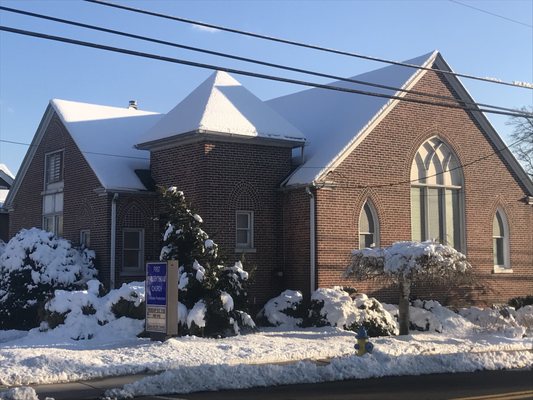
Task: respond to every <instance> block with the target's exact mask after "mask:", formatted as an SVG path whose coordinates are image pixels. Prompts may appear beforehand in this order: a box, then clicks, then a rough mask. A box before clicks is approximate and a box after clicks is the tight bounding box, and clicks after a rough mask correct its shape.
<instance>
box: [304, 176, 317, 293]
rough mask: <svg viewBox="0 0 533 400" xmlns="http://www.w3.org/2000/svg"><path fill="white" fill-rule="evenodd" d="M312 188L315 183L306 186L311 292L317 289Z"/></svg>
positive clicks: (314, 211) (313, 195) (314, 187)
mask: <svg viewBox="0 0 533 400" xmlns="http://www.w3.org/2000/svg"><path fill="white" fill-rule="evenodd" d="M311 189H316V186H315V183H314V182H313V183H312V184H311V185H309V186H307V187H306V188H305V191H306V193H307V194H308V195H309V261H310V271H309V273H310V279H309V282H310V289H311V291H310V293H309V295H311V294H312V293H313V292H314V291H315V290H316V210H315V206H316V198H315V194H314V193H313V192H312V191H311Z"/></svg>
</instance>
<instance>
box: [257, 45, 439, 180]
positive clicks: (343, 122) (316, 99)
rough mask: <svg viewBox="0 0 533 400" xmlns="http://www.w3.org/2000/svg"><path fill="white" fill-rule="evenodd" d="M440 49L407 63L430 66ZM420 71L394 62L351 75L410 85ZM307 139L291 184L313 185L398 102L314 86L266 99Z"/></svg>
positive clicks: (346, 85)
mask: <svg viewBox="0 0 533 400" xmlns="http://www.w3.org/2000/svg"><path fill="white" fill-rule="evenodd" d="M437 54H438V52H436V51H435V52H432V53H428V54H424V55H422V56H419V57H416V58H413V59H411V60H408V61H405V62H406V63H409V64H414V65H420V66H428V65H430V64H431V63H432V62H433V60H434V59H435V57H436V56H437ZM419 71H420V70H416V69H413V68H409V67H402V66H399V65H391V66H388V67H384V68H380V69H377V70H374V71H370V72H367V73H364V74H361V75H357V76H354V77H352V78H350V79H353V80H360V81H366V82H371V83H376V84H380V85H387V86H391V87H395V88H405V87H406V86H407V85H408V84H409V83H410V82H411V81H412V79H413V78H414V77H415V76H416V75H417V73H418V72H419ZM330 85H331V86H339V87H343V88H350V89H357V90H364V91H371V92H376V93H384V94H389V95H394V94H396V95H400V92H395V91H393V90H388V89H381V88H376V87H369V86H365V85H361V84H355V83H351V82H346V81H338V82H332V83H331V84H330ZM266 103H267V104H269V105H270V106H271V107H272V108H273V109H274V110H276V111H277V112H278V113H279V114H281V115H283V116H284V117H285V118H286V119H287V120H288V121H289V122H291V123H292V124H293V125H294V126H296V127H297V128H299V129H300V130H301V131H302V132H303V133H304V135H305V137H306V138H307V141H306V147H305V151H304V157H305V159H304V163H303V164H302V165H301V166H300V167H299V168H298V169H297V170H296V171H295V172H294V173H293V174H292V175H291V176H290V177H289V179H288V180H287V181H286V183H285V184H286V185H287V186H291V185H303V184H309V183H311V182H313V181H315V180H317V179H319V178H320V177H321V176H322V175H323V173H324V172H326V171H327V170H328V168H329V167H330V166H331V165H332V164H333V163H334V162H335V161H336V160H337V159H338V158H339V157H340V156H342V155H343V153H345V152H346V150H348V149H349V148H350V146H351V144H352V143H353V142H354V141H355V140H356V139H357V137H358V136H359V135H360V134H361V133H362V132H363V131H364V130H365V128H366V127H367V126H368V125H370V123H371V122H372V121H373V120H374V119H375V118H376V117H377V116H378V115H379V114H381V112H382V111H383V110H384V109H386V108H387V106H389V105H390V104H391V103H392V100H390V99H387V98H381V97H370V96H366V95H362V94H354V93H347V92H339V91H333V90H328V89H321V88H312V89H308V90H304V91H302V92H298V93H294V94H290V95H287V96H283V97H279V98H275V99H272V100H269V101H267V102H266Z"/></svg>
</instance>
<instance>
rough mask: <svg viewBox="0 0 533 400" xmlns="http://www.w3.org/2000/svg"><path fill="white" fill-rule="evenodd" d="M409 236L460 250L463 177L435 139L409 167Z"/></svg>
mask: <svg viewBox="0 0 533 400" xmlns="http://www.w3.org/2000/svg"><path fill="white" fill-rule="evenodd" d="M411 182H412V184H411V233H412V239H413V240H415V241H423V240H436V241H439V242H441V243H445V244H449V245H451V246H453V247H454V248H455V249H457V250H460V251H462V250H463V232H464V227H463V226H462V221H463V218H462V215H463V208H462V197H461V189H462V187H463V177H462V174H461V170H460V168H459V162H458V160H457V157H456V156H455V154H454V153H453V152H452V151H451V150H450V148H449V147H448V146H447V145H446V144H445V143H444V142H443V141H441V140H440V139H439V138H437V137H433V138H431V139H429V140H428V141H427V142H425V143H424V144H423V145H422V146H421V147H420V149H418V152H417V154H416V156H415V159H414V160H413V164H412V166H411Z"/></svg>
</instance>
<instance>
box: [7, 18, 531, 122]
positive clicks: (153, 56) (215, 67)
mask: <svg viewBox="0 0 533 400" xmlns="http://www.w3.org/2000/svg"><path fill="white" fill-rule="evenodd" d="M0 30H2V31H6V32H11V33H15V34H19V35H25V36H32V37H37V38H41V39H46V40H52V41H57V42H63V43H69V44H74V45H78V46H84V47H90V48H95V49H99V50H105V51H110V52H115V53H121V54H128V55H132V56H136V57H142V58H150V59H154V60H159V61H165V62H170V63H174V64H182V65H188V66H192V67H197V68H204V69H209V70H214V71H225V72H228V73H233V74H237V75H244V76H251V77H254V78H260V79H266V80H272V81H277V82H284V83H292V84H295V85H301V86H307V87H313V88H321V89H326V90H334V91H339V92H345V93H354V94H360V95H364V96H372V97H380V98H386V99H391V100H399V101H405V102H410V103H417V104H425V105H432V106H437V107H444V108H453V109H461V110H467V111H477V112H486V113H491V114H499V115H507V116H513V117H525V118H532V117H533V114H532V113H525V112H519V111H517V112H508V111H500V110H490V109H486V108H477V107H476V108H472V107H465V106H461V105H458V104H452V103H441V102H432V101H428V100H422V99H411V98H406V97H401V96H397V95H390V94H384V93H376V92H369V91H364V90H358V89H350V88H343V87H339V86H332V85H325V84H320V83H314V82H309V81H302V80H297V79H291V78H284V77H280V76H275V75H267V74H261V73H257V72H251V71H245V70H241V69H235V68H227V67H222V66H219V65H213V64H205V63H199V62H194V61H189V60H184V59H178V58H172V57H166V56H160V55H157V54H151V53H144V52H139V51H134V50H128V49H124V48H119V47H112V46H106V45H102V44H98V43H93V42H85V41H81V40H76V39H70V38H66V37H61V36H54V35H48V34H44V33H38V32H32V31H26V30H22V29H17V28H11V27H7V26H3V25H0ZM421 69H424V68H421ZM430 70H431V69H430ZM431 71H434V70H431ZM434 72H435V71H434Z"/></svg>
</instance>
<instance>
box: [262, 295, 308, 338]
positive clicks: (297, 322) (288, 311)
mask: <svg viewBox="0 0 533 400" xmlns="http://www.w3.org/2000/svg"><path fill="white" fill-rule="evenodd" d="M302 300H303V296H302V293H301V292H299V291H295V290H285V291H284V292H283V293H281V294H280V295H279V296H277V297H274V298H273V299H270V300H269V301H268V302H267V303H266V304H265V306H264V307H263V308H262V309H261V311H259V314H257V318H258V320H260V321H261V322H263V323H266V324H269V325H272V326H281V327H283V328H286V329H292V328H296V327H297V326H301V325H302V321H303V318H302Z"/></svg>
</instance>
